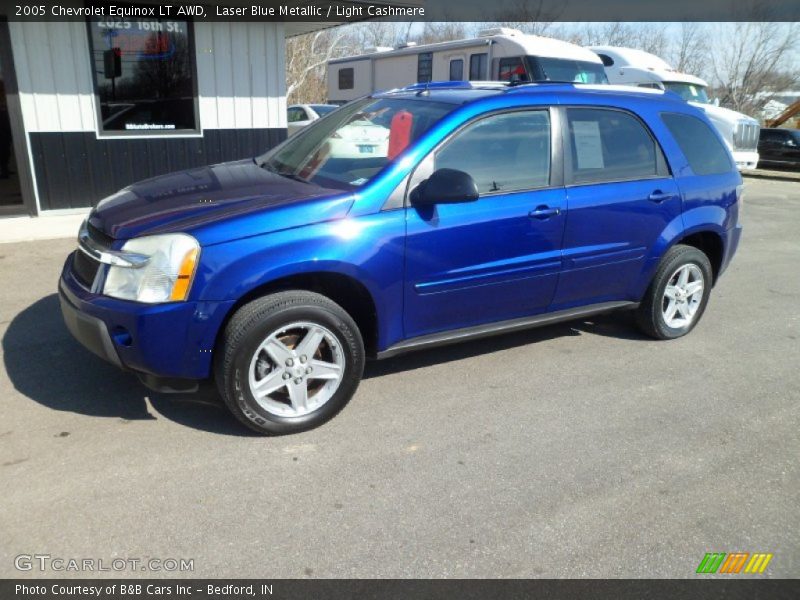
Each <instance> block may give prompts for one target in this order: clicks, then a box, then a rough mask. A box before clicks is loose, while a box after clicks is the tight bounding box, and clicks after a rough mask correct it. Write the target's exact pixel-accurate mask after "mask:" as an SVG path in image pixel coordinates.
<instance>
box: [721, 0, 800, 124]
mask: <svg viewBox="0 0 800 600" xmlns="http://www.w3.org/2000/svg"><path fill="white" fill-rule="evenodd" d="M758 13H759V10H758V9H757V10H756V11H755V13H754V14H755V15H756V16H758ZM798 33H800V28H798V25H797V23H769V22H765V21H759V22H740V23H736V24H735V25H734V26H733V31H732V32H728V34H727V35H718V36H717V37H718V39H719V44H718V45H717V46H716V51H715V52H714V53H713V59H712V71H713V76H714V80H715V81H714V83H715V84H716V87H717V90H718V91H719V93H720V101H721V103H722V104H723V105H725V106H728V107H730V108H733V109H734V110H737V111H739V112H743V113H745V114H751V115H758V114H759V113H760V111H761V108H762V107H763V106H764V104H766V103H767V102H768V101H769V100H770V99H771V97H772V96H773V95H774V94H775V93H776V92H779V91H781V89H786V88H787V87H791V86H793V85H795V84H797V83H798V81H799V80H800V76H798V73H797V70H796V69H792V70H791V71H789V70H788V69H789V68H791V65H792V64H793V63H794V60H793V59H794V58H795V51H796V50H797V48H798V41H797V36H798Z"/></svg>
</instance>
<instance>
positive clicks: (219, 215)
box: [89, 159, 353, 244]
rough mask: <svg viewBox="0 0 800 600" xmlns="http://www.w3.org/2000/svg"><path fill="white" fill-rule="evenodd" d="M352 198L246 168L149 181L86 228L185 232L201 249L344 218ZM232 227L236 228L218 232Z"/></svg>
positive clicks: (112, 200)
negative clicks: (191, 236)
mask: <svg viewBox="0 0 800 600" xmlns="http://www.w3.org/2000/svg"><path fill="white" fill-rule="evenodd" d="M352 200H353V198H352V195H351V194H348V193H345V192H342V191H341V190H336V189H331V188H324V187H320V186H318V185H315V184H310V183H304V182H301V181H295V180H293V179H289V178H286V177H282V176H280V175H277V174H276V173H272V172H270V171H267V170H266V169H263V168H261V167H259V166H258V165H257V164H256V163H255V161H254V160H252V159H248V160H241V161H236V162H229V163H222V164H219V165H213V166H209V167H201V168H197V169H187V170H185V171H178V172H175V173H169V174H167V175H161V176H159V177H154V178H152V179H146V180H144V181H140V182H138V183H134V184H133V185H130V186H128V187H127V188H125V189H123V190H121V191H119V192H117V193H116V194H113V195H112V196H109V197H108V198H106V199H104V200H102V201H101V202H100V203H99V204H98V206H97V208H95V209H94V210H93V211H92V213H91V214H90V215H89V222H90V223H91V224H92V225H93V226H94V227H96V228H97V229H99V230H100V231H102V232H104V233H105V234H106V235H109V236H111V237H112V238H115V239H129V238H132V237H137V236H140V235H145V234H146V235H151V234H157V233H173V232H187V233H192V234H193V235H196V237H198V240H199V241H200V243H201V244H209V243H218V242H221V241H226V240H227V239H234V238H241V237H248V236H251V235H258V234H260V233H268V232H270V231H276V230H278V229H288V228H291V227H298V226H300V225H306V224H311V223H315V222H320V221H325V220H330V219H336V218H342V217H344V216H346V214H347V211H348V210H349V208H350V205H351V204H352ZM233 221H235V222H236V223H235V225H236V226H235V227H219V226H218V225H220V224H222V223H223V222H224V223H225V224H230V223H231V222H233Z"/></svg>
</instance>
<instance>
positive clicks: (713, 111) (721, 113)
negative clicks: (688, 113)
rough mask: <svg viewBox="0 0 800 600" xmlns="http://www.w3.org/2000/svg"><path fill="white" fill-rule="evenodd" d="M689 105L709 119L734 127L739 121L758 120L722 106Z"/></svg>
mask: <svg viewBox="0 0 800 600" xmlns="http://www.w3.org/2000/svg"><path fill="white" fill-rule="evenodd" d="M689 104H691V105H692V106H696V107H697V108H699V109H701V110H703V111H704V112H705V113H706V115H707V116H708V118H709V119H712V120H715V121H720V122H724V123H730V124H731V125H732V126H733V125H736V123H738V122H739V121H753V122H756V120H755V119H753V118H752V117H748V116H747V115H745V114H743V113H740V112H736V111H735V110H731V109H730V108H724V107H722V106H716V105H714V104H702V103H700V102H689Z"/></svg>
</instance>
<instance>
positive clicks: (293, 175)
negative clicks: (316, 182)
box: [274, 171, 308, 183]
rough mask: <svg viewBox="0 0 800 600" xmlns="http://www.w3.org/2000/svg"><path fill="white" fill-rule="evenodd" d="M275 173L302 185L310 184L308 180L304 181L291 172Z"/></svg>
mask: <svg viewBox="0 0 800 600" xmlns="http://www.w3.org/2000/svg"><path fill="white" fill-rule="evenodd" d="M274 172H275V173H277V174H278V175H280V176H281V177H286V178H287V179H294V180H295V181H300V182H302V183H308V180H306V179H303V178H302V177H300V176H299V175H295V174H294V173H292V172H291V171H274Z"/></svg>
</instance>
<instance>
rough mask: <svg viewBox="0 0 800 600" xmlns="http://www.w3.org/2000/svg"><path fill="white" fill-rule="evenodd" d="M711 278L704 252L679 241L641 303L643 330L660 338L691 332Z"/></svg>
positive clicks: (698, 316)
mask: <svg viewBox="0 0 800 600" xmlns="http://www.w3.org/2000/svg"><path fill="white" fill-rule="evenodd" d="M712 277H713V273H712V270H711V263H710V262H709V260H708V257H707V256H706V255H705V254H704V253H703V252H701V251H700V250H698V249H697V248H694V247H692V246H683V245H680V244H679V245H677V246H673V247H672V248H670V249H669V251H667V253H666V254H665V255H664V258H663V259H662V261H661V264H660V266H659V267H658V271H656V274H655V277H653V281H652V282H651V283H650V287H649V288H648V289H647V293H646V294H645V297H644V299H643V300H642V303H641V304H640V305H639V310H638V311H637V315H636V316H637V319H636V320H637V323H638V324H639V327H640V329H641V330H642V331H643V332H644V333H646V334H647V335H649V336H652V337H654V338H657V339H660V340H671V339H674V338H678V337H681V336H684V335H686V334H687V333H689V332H690V331H691V330H692V329H693V328H694V326H695V325H697V322H698V321H699V320H700V317H702V316H703V312H704V311H705V309H706V305H707V304H708V297H709V295H710V293H711V283H712Z"/></svg>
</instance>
